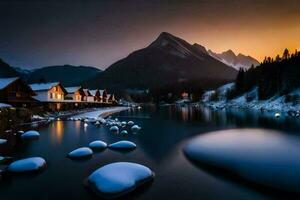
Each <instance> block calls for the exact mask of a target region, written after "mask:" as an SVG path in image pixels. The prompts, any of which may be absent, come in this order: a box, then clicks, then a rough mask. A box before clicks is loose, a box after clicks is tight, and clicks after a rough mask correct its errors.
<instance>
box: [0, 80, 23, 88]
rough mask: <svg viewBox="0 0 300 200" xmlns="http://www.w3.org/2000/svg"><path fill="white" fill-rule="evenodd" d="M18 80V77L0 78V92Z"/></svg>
mask: <svg viewBox="0 0 300 200" xmlns="http://www.w3.org/2000/svg"><path fill="white" fill-rule="evenodd" d="M18 79H19V77H13V78H0V90H2V89H4V88H6V87H7V86H8V85H9V84H11V83H13V82H14V81H16V80H18Z"/></svg>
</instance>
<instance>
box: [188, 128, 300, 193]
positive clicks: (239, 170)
mask: <svg viewBox="0 0 300 200" xmlns="http://www.w3.org/2000/svg"><path fill="white" fill-rule="evenodd" d="M184 152H185V154H186V155H187V157H189V158H190V159H192V160H194V161H196V162H197V161H199V162H200V163H205V164H206V165H209V166H211V167H216V168H217V169H223V170H224V171H226V172H230V174H234V175H236V176H238V177H240V178H243V179H245V180H247V181H250V182H254V183H255V184H260V185H263V186H266V187H271V188H276V189H280V190H286V191H290V192H297V193H299V185H300V159H299V152H300V137H299V136H295V135H289V134H285V133H282V132H279V131H272V130H265V129H232V130H224V131H216V132H211V133H207V134H202V135H200V136H198V137H195V138H193V139H192V140H191V141H190V142H189V143H188V144H187V145H186V146H185V147H184Z"/></svg>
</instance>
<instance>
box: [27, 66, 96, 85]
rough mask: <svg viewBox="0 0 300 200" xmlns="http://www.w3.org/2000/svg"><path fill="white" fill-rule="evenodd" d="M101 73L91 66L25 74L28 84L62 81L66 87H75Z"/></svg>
mask: <svg viewBox="0 0 300 200" xmlns="http://www.w3.org/2000/svg"><path fill="white" fill-rule="evenodd" d="M100 72H101V70H99V69H98V68H95V67H89V66H72V65H61V66H48V67H42V68H39V69H35V70H33V71H32V72H30V73H27V74H25V76H24V79H25V80H26V81H27V82H28V83H36V82H41V81H45V82H54V81H60V82H61V83H62V84H63V85H64V86H74V85H80V84H81V83H82V82H84V81H86V80H89V79H91V78H93V77H95V76H97V75H98V74H99V73H100Z"/></svg>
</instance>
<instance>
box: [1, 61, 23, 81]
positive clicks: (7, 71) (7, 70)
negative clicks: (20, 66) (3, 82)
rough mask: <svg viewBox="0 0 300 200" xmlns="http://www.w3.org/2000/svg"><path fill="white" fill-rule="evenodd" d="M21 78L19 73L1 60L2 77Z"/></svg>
mask: <svg viewBox="0 0 300 200" xmlns="http://www.w3.org/2000/svg"><path fill="white" fill-rule="evenodd" d="M15 76H19V73H18V72H17V71H16V70H15V69H14V68H12V67H11V66H10V65H9V64H7V63H5V62H4V61H3V60H1V59H0V77H15Z"/></svg>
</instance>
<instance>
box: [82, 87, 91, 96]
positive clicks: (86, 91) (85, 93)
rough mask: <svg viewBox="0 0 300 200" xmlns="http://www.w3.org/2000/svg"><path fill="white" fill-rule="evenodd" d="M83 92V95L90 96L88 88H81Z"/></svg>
mask: <svg viewBox="0 0 300 200" xmlns="http://www.w3.org/2000/svg"><path fill="white" fill-rule="evenodd" d="M83 93H84V95H85V96H92V95H91V93H90V90H89V89H83Z"/></svg>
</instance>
